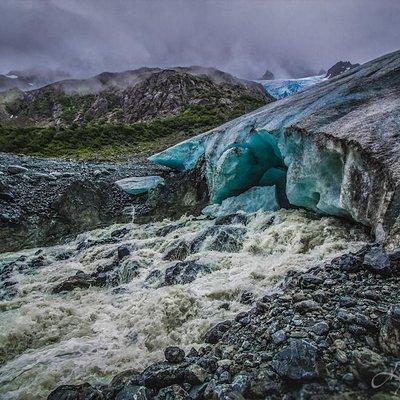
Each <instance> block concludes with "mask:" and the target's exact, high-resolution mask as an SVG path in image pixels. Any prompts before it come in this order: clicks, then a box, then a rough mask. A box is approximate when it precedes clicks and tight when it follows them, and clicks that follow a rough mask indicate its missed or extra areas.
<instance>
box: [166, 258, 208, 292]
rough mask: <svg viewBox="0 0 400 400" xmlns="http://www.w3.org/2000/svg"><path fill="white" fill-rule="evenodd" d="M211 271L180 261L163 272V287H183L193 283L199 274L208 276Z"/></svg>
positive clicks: (202, 266) (191, 262) (200, 265)
mask: <svg viewBox="0 0 400 400" xmlns="http://www.w3.org/2000/svg"><path fill="white" fill-rule="evenodd" d="M210 272H211V269H210V268H209V267H207V266H206V265H202V264H198V263H196V262H194V261H182V262H179V263H177V264H175V265H174V266H173V267H169V268H167V269H166V271H165V279H164V285H167V286H169V285H184V284H186V283H190V282H193V281H194V280H195V279H196V277H197V275H198V274H199V273H202V274H208V273H210Z"/></svg>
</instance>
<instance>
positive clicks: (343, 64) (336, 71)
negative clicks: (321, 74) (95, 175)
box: [325, 61, 360, 78]
mask: <svg viewBox="0 0 400 400" xmlns="http://www.w3.org/2000/svg"><path fill="white" fill-rule="evenodd" d="M359 65H360V64H352V63H351V62H350V61H338V62H337V63H336V64H335V65H333V66H332V67H330V68H329V69H328V72H327V73H326V76H325V77H326V78H334V77H335V76H338V75H341V74H343V73H344V72H346V71H348V70H350V69H352V68H356V67H358V66H359Z"/></svg>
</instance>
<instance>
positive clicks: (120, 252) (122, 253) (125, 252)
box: [117, 245, 131, 260]
mask: <svg viewBox="0 0 400 400" xmlns="http://www.w3.org/2000/svg"><path fill="white" fill-rule="evenodd" d="M130 253H131V251H130V250H129V247H128V246H126V245H121V246H119V247H118V249H117V256H118V260H122V259H123V258H125V257H128V256H129V254H130Z"/></svg>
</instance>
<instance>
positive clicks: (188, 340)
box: [0, 210, 368, 400]
mask: <svg viewBox="0 0 400 400" xmlns="http://www.w3.org/2000/svg"><path fill="white" fill-rule="evenodd" d="M171 224H172V225H176V226H177V227H178V228H177V229H175V230H172V231H171V232H170V233H168V234H167V235H166V236H160V235H159V232H160V229H161V228H163V227H166V226H170V225H171ZM212 225H214V221H213V220H211V219H207V218H206V217H199V218H195V217H187V216H185V217H182V218H181V219H180V220H178V221H173V222H171V221H163V222H157V223H150V224H147V225H138V224H134V223H131V224H126V225H113V226H110V227H108V228H106V229H100V230H96V231H92V232H88V233H85V234H83V235H80V236H78V237H77V239H76V240H75V241H72V242H70V243H68V244H66V245H62V246H55V247H49V248H42V249H41V250H40V249H39V250H38V249H32V250H27V251H23V252H19V253H13V254H11V253H8V254H3V255H0V265H2V266H4V265H7V264H9V263H11V262H13V261H15V260H17V259H18V258H20V257H21V256H23V255H25V256H26V260H27V261H29V260H30V259H32V258H34V257H37V255H38V254H40V255H41V256H43V259H44V266H41V267H38V268H36V269H32V270H28V271H26V270H25V271H24V270H22V271H20V272H19V271H18V270H15V269H14V271H13V273H12V276H11V278H10V279H13V280H15V281H16V282H17V284H16V286H15V287H16V289H17V294H16V295H15V296H14V297H12V296H10V297H9V298H6V299H4V300H2V301H1V302H0V326H1V332H0V361H1V364H2V365H1V368H0V398H1V399H4V400H8V399H18V400H28V399H33V398H34V399H44V398H46V396H47V395H48V393H49V392H50V391H51V390H52V389H54V388H55V387H56V386H58V385H60V384H63V383H79V382H84V381H88V382H90V383H91V384H99V383H101V382H108V381H109V380H110V379H111V377H112V376H113V375H115V374H117V373H119V372H121V371H123V370H126V369H131V368H137V369H140V370H141V369H143V368H144V367H146V366H147V365H148V364H150V363H152V362H154V361H158V360H161V359H162V358H163V349H164V348H165V347H166V346H168V345H173V344H175V345H178V346H180V347H182V348H184V349H185V350H188V349H190V347H192V346H193V347H199V346H200V345H201V344H202V337H203V335H204V333H205V332H206V331H207V330H208V329H209V328H210V327H211V326H212V325H213V324H215V323H217V322H220V321H223V320H226V319H228V318H231V317H233V316H234V315H235V314H237V313H238V312H240V311H243V310H244V309H247V308H249V307H250V306H249V305H244V304H242V303H241V302H240V298H241V295H242V293H243V292H244V291H250V292H252V293H254V294H255V296H256V297H257V296H259V295H262V294H265V293H266V291H269V290H276V287H277V285H276V284H277V282H279V280H280V279H281V278H282V276H283V275H284V274H285V273H286V272H287V271H288V270H290V269H305V268H307V267H309V266H312V265H316V264H320V263H323V262H325V261H328V260H330V259H332V258H333V257H335V256H337V255H339V254H341V253H343V252H346V251H352V250H356V249H358V248H359V247H361V246H362V245H363V244H364V243H365V242H366V241H368V238H367V236H366V234H365V232H364V231H363V229H361V228H359V227H356V226H353V225H348V224H347V223H344V222H343V221H340V220H337V219H334V218H328V217H317V216H315V215H313V214H311V213H307V212H305V211H302V210H280V211H276V212H259V213H257V214H254V215H253V217H251V218H250V221H249V223H248V224H247V226H246V233H245V236H244V244H243V249H242V250H240V251H239V252H224V251H212V250H210V249H209V248H208V247H207V240H206V241H205V242H204V243H203V245H202V247H201V248H200V250H199V251H198V252H197V253H194V254H191V255H189V256H188V257H187V259H186V260H194V261H196V262H198V263H200V264H203V265H206V266H208V267H209V268H210V269H211V273H208V274H204V275H198V276H197V278H196V279H195V280H194V281H193V282H191V283H188V284H185V285H174V286H160V282H161V279H162V276H163V272H164V271H165V269H166V268H167V267H169V266H171V265H174V264H175V263H176V261H167V260H164V259H163V254H165V251H166V250H167V249H168V248H169V247H170V246H171V245H174V244H175V243H176V242H177V241H179V240H182V239H187V240H190V239H192V238H194V237H195V236H196V235H198V234H199V232H201V231H203V230H205V229H207V228H208V227H210V226H212ZM124 228H125V229H126V232H127V233H126V234H125V235H124V236H123V237H122V239H121V240H120V241H118V243H111V244H97V245H94V246H92V247H89V248H85V247H84V246H83V248H81V247H82V246H79V244H80V243H82V242H85V241H88V240H92V241H97V242H99V243H100V242H101V241H102V240H103V241H104V239H107V238H110V236H111V234H112V232H114V231H115V230H117V229H124ZM121 244H126V245H128V246H129V247H130V248H131V253H130V255H129V257H130V259H131V260H135V261H137V264H138V265H139V266H140V268H139V275H138V276H137V277H134V278H133V279H132V280H131V281H130V282H128V283H126V284H123V285H120V286H119V287H117V288H116V287H91V288H89V289H76V290H74V291H71V292H68V293H63V294H60V293H58V294H55V293H52V289H53V288H54V287H55V286H56V285H57V284H58V283H60V282H61V281H63V280H65V279H66V278H67V277H69V276H71V275H74V274H75V273H76V272H77V271H78V270H81V271H84V272H86V273H91V272H94V271H95V270H96V268H98V267H99V266H100V265H103V264H104V263H106V262H107V260H108V259H109V255H110V254H111V253H112V252H115V251H116V249H117V247H118V246H120V245H121ZM77 247H78V248H79V249H77ZM62 258H66V259H62ZM155 270H159V271H161V272H160V273H159V274H158V275H157V274H156V273H154V272H153V274H152V276H153V277H154V278H153V279H149V278H148V276H149V274H150V273H151V272H152V271H155ZM146 278H147V279H146Z"/></svg>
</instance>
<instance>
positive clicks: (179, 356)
mask: <svg viewBox="0 0 400 400" xmlns="http://www.w3.org/2000/svg"><path fill="white" fill-rule="evenodd" d="M164 355H165V359H166V360H167V361H168V362H169V363H171V364H180V363H181V362H183V361H184V360H185V352H184V351H183V350H182V349H180V348H179V347H176V346H169V347H167V348H166V349H165V351H164Z"/></svg>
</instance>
